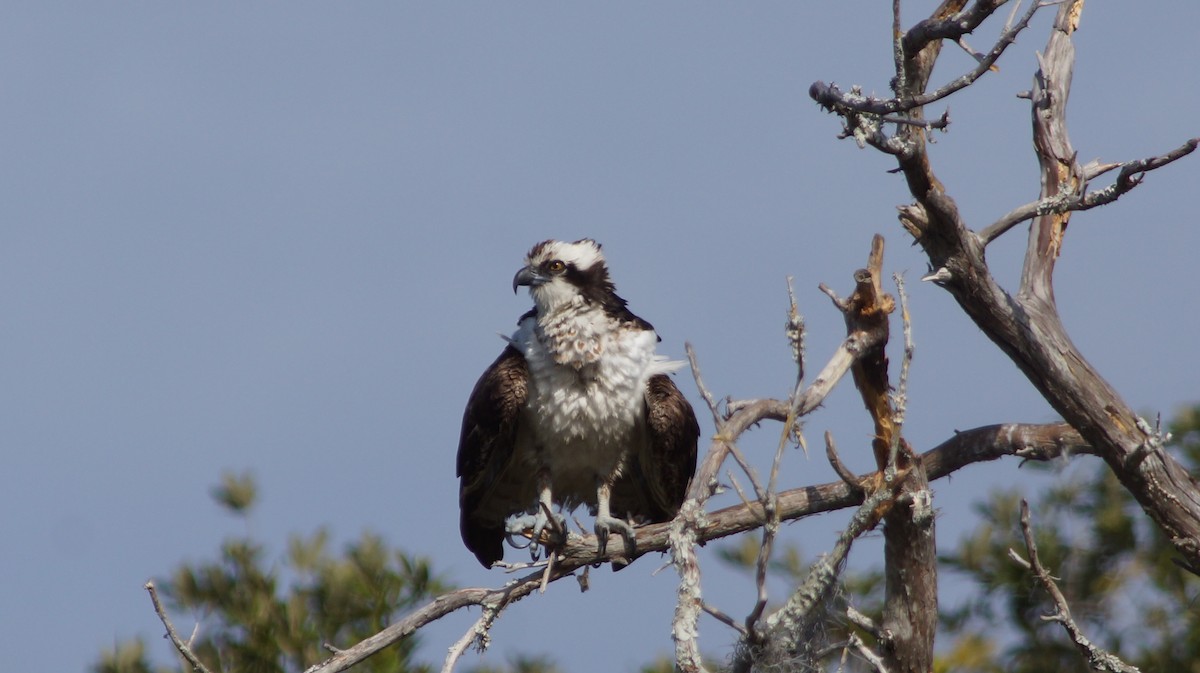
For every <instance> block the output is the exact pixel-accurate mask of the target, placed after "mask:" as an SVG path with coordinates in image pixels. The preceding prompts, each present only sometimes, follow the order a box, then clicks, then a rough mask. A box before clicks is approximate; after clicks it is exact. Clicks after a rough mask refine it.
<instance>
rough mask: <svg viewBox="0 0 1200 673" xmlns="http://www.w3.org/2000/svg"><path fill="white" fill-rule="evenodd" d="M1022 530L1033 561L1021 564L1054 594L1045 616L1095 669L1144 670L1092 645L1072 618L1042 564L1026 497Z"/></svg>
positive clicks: (1137, 672)
mask: <svg viewBox="0 0 1200 673" xmlns="http://www.w3.org/2000/svg"><path fill="white" fill-rule="evenodd" d="M1021 533H1022V534H1023V535H1024V537H1025V549H1026V550H1028V552H1029V561H1028V562H1027V563H1021V565H1023V566H1025V567H1027V568H1029V570H1030V571H1031V572H1033V575H1034V577H1036V578H1037V580H1038V583H1039V584H1041V585H1042V588H1044V589H1045V590H1046V592H1047V593H1048V594H1050V599H1051V600H1052V601H1054V607H1055V612H1054V614H1052V615H1048V616H1045V617H1042V619H1045V620H1048V621H1053V622H1058V623H1059V624H1062V626H1063V629H1065V630H1066V632H1067V635H1069V636H1070V637H1071V641H1072V642H1074V643H1075V647H1076V649H1078V650H1079V653H1080V654H1081V655H1082V656H1083V657H1084V659H1086V660H1087V662H1088V666H1089V667H1091V668H1092V669H1093V670H1096V671H1111V672H1112V673H1141V671H1140V670H1139V669H1138V668H1137V667H1136V666H1131V665H1129V664H1127V663H1125V662H1123V661H1121V660H1120V659H1119V658H1117V657H1116V656H1114V655H1113V654H1110V653H1109V652H1106V651H1105V650H1104V649H1102V648H1100V647H1097V646H1096V645H1094V644H1092V641H1091V640H1089V639H1088V637H1087V636H1085V635H1084V634H1083V631H1082V630H1080V628H1079V625H1078V624H1076V623H1075V620H1074V619H1073V618H1072V617H1071V608H1070V606H1069V605H1067V598H1066V596H1063V593H1062V591H1060V590H1059V588H1058V585H1057V584H1056V583H1055V581H1054V577H1052V576H1051V575H1050V572H1049V571H1048V570H1046V567H1045V566H1043V565H1042V562H1041V559H1039V558H1038V550H1037V544H1036V543H1035V542H1034V539H1033V526H1032V525H1031V524H1030V522H1029V503H1028V502H1026V501H1025V500H1024V499H1022V500H1021ZM1014 556H1015V554H1014Z"/></svg>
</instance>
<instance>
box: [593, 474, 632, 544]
mask: <svg viewBox="0 0 1200 673" xmlns="http://www.w3.org/2000/svg"><path fill="white" fill-rule="evenodd" d="M611 497H612V482H611V481H610V480H608V479H601V480H600V483H599V485H598V486H597V487H596V541H597V542H598V543H599V545H600V555H601V556H604V554H605V552H606V551H608V535H609V533H611V532H612V531H613V529H616V531H617V532H618V533H620V534H621V538H622V539H624V540H625V557H626V558H628V559H632V558H633V557H634V555H636V554H637V540H636V538H635V536H634V533H633V526H630V525H629V523H628V522H626V521H622V520H621V519H618V518H616V517H614V516H613V515H612V512H611V509H610V505H609V499H610V498H611Z"/></svg>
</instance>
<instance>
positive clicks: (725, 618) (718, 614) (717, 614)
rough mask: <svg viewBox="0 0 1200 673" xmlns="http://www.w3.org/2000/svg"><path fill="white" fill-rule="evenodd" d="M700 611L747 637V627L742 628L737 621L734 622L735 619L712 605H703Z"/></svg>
mask: <svg viewBox="0 0 1200 673" xmlns="http://www.w3.org/2000/svg"><path fill="white" fill-rule="evenodd" d="M700 609H701V610H704V612H706V613H707V614H708V615H709V616H711V617H712V618H713V619H716V620H717V621H718V622H721V623H722V624H724V625H725V626H728V627H729V628H731V629H733V630H734V631H737V632H738V634H739V635H741V636H742V637H745V636H746V627H744V626H742V625H741V624H738V623H737V621H736V620H734V618H733V617H730V616H729V615H727V614H725V613H724V612H722V611H721V610H719V609H718V608H715V607H713V606H712V605H709V604H708V603H701V604H700Z"/></svg>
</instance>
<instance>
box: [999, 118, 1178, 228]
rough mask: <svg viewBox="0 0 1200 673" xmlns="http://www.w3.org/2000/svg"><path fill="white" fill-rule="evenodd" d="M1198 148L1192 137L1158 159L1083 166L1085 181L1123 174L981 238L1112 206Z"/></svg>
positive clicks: (1010, 216)
mask: <svg viewBox="0 0 1200 673" xmlns="http://www.w3.org/2000/svg"><path fill="white" fill-rule="evenodd" d="M1197 145H1200V138H1192V139H1190V140H1188V141H1187V142H1185V143H1184V144H1183V145H1180V146H1179V147H1177V148H1175V149H1173V150H1171V151H1170V152H1167V153H1165V154H1161V155H1158V156H1154V157H1147V158H1145V159H1136V160H1133V161H1127V162H1125V163H1122V164H1111V163H1109V164H1088V165H1086V166H1084V167H1083V176H1084V179H1085V180H1092V179H1094V178H1096V177H1098V176H1100V175H1103V174H1104V173H1107V172H1109V171H1111V170H1113V169H1114V168H1117V167H1120V169H1121V172H1120V173H1119V174H1118V175H1117V178H1116V180H1114V181H1113V183H1112V184H1111V185H1109V186H1107V187H1105V188H1103V189H1098V190H1094V191H1090V192H1085V193H1081V194H1073V195H1069V196H1068V198H1063V197H1061V196H1057V195H1056V196H1051V197H1047V198H1044V199H1039V200H1037V201H1033V202H1031V203H1026V204H1025V205H1023V206H1019V207H1017V208H1014V209H1013V210H1012V211H1010V212H1008V213H1007V214H1005V215H1004V216H1003V217H1001V218H1000V219H998V220H996V221H995V222H993V223H992V224H989V225H988V226H987V227H985V228H984V229H983V230H982V231H980V232H979V234H978V235H979V239H980V240H981V241H982V242H983V243H984V245H987V244H988V243H991V242H992V241H994V240H996V239H997V238H999V237H1001V236H1003V235H1004V234H1005V233H1007V232H1008V231H1009V230H1010V229H1012V228H1013V227H1015V226H1017V225H1018V224H1020V223H1022V222H1025V221H1026V220H1032V219H1033V218H1035V217H1038V216H1041V215H1047V214H1051V213H1067V212H1074V211H1080V210H1091V209H1092V208H1096V207H1099V206H1103V205H1107V204H1109V203H1112V202H1113V201H1116V200H1117V199H1119V198H1121V196H1123V195H1124V194H1126V193H1128V192H1129V191H1131V190H1132V189H1133V188H1134V187H1137V186H1138V185H1140V184H1141V183H1142V176H1144V175H1145V174H1146V173H1148V172H1149V171H1152V170H1154V169H1156V168H1161V167H1163V166H1166V165H1167V164H1169V163H1171V162H1173V161H1175V160H1176V159H1180V158H1183V157H1185V156H1187V155H1189V154H1191V153H1192V152H1193V151H1195V149H1196V147H1197Z"/></svg>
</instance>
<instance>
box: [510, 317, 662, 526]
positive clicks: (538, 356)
mask: <svg viewBox="0 0 1200 673" xmlns="http://www.w3.org/2000/svg"><path fill="white" fill-rule="evenodd" d="M657 340H658V337H657V335H655V333H654V332H653V331H650V330H641V329H631V328H628V327H624V328H622V327H619V326H618V325H617V324H616V323H615V322H614V321H612V320H610V319H609V318H607V316H605V315H604V314H603V313H602V312H601V311H599V310H590V311H578V310H571V311H564V312H563V313H562V314H561V315H560V316H559V317H558V318H557V319H556V320H549V321H547V324H546V325H545V326H543V327H539V326H538V323H537V320H536V319H534V318H527V319H525V320H524V321H522V322H521V324H520V326H519V328H518V329H517V331H516V333H514V334H513V336H512V339H510V342H511V343H512V344H513V345H514V346H515V347H516V348H518V349H519V350H520V351H521V352H522V353H523V354H524V356H525V361H526V363H527V364H528V367H529V374H530V391H529V401H528V403H527V406H526V416H525V423H526V424H527V427H528V429H529V432H528V433H522V435H523V436H524V439H523V440H519V441H518V446H517V447H516V450H517V453H518V455H519V456H520V458H519V459H521V460H524V461H525V462H527V463H530V465H529V467H530V468H536V467H542V466H544V467H546V468H548V469H549V470H550V473H551V480H552V482H553V488H554V494H555V500H558V501H560V502H564V503H565V504H566V505H567V506H568V508H570V507H573V506H575V505H578V504H580V503H587V504H589V505H590V504H593V503H594V502H595V498H596V493H595V489H596V479H597V478H598V477H601V476H607V475H610V474H612V473H613V472H615V471H619V470H620V469H621V468H622V467H623V465H624V461H625V459H626V458H627V456H628V452H629V447H630V446H631V444H632V443H633V442H635V441H643V435H642V433H643V432H644V430H645V429H644V423H643V418H644V415H645V394H646V382H647V381H649V379H650V377H651V376H654V375H656V374H662V373H667V372H671V371H674V370H676V369H678V368H679V367H681V366H682V365H683V363H682V362H677V361H676V362H672V361H668V360H667V359H666V358H665V357H664V356H661V355H657V354H655V352H654V351H655V345H656V342H657Z"/></svg>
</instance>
